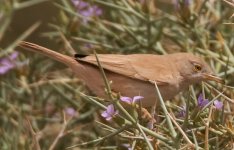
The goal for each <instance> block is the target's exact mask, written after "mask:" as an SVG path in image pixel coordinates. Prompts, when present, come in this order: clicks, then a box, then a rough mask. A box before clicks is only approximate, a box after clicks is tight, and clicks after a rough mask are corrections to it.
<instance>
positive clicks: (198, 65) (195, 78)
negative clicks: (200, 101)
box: [172, 53, 224, 83]
mask: <svg viewBox="0 0 234 150" xmlns="http://www.w3.org/2000/svg"><path fill="white" fill-rule="evenodd" d="M172 59H173V60H174V62H175V67H177V69H178V70H179V73H180V75H181V76H182V77H183V78H184V79H186V80H188V81H190V82H193V83H197V82H201V81H207V80H211V81H216V82H219V83H223V82H224V81H223V79H221V78H219V77H217V76H215V75H214V72H213V70H212V69H211V68H210V66H209V65H208V64H207V63H206V62H205V61H204V60H203V59H202V58H200V57H198V56H195V55H193V54H191V53H177V54H173V55H172Z"/></svg>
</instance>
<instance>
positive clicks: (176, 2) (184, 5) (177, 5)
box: [174, 0, 192, 10]
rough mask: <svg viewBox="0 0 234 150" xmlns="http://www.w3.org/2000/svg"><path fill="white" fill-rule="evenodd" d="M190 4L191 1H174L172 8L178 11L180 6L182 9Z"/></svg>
mask: <svg viewBox="0 0 234 150" xmlns="http://www.w3.org/2000/svg"><path fill="white" fill-rule="evenodd" d="M191 3H192V1H191V0H182V1H181V2H180V0H174V6H175V9H176V10H178V9H180V8H181V5H182V7H189V6H190V5H191Z"/></svg>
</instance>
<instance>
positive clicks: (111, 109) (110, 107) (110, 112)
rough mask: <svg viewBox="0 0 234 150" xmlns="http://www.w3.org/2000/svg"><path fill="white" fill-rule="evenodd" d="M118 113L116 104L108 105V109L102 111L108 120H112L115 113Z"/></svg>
mask: <svg viewBox="0 0 234 150" xmlns="http://www.w3.org/2000/svg"><path fill="white" fill-rule="evenodd" d="M117 114H118V110H116V111H115V108H114V105H113V104H111V105H108V106H107V109H106V110H105V111H104V112H102V114H101V115H102V117H104V118H105V119H106V120H107V121H109V120H111V119H112V118H113V117H114V116H115V115H117Z"/></svg>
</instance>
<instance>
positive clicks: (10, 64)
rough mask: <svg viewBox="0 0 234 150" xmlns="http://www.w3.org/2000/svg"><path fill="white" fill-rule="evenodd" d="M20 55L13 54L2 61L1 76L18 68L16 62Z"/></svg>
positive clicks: (0, 60) (0, 61)
mask: <svg viewBox="0 0 234 150" xmlns="http://www.w3.org/2000/svg"><path fill="white" fill-rule="evenodd" d="M18 55H19V54H18V52H13V53H12V54H11V55H10V56H8V57H5V58H2V59H0V74H5V73H7V72H8V71H9V70H11V69H13V68H14V67H16V62H15V60H16V58H17V57H18Z"/></svg>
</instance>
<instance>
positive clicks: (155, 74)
mask: <svg viewBox="0 0 234 150" xmlns="http://www.w3.org/2000/svg"><path fill="white" fill-rule="evenodd" d="M19 46H21V47H23V48H25V49H27V50H30V51H33V52H37V53H41V54H43V55H46V56H48V57H50V58H52V59H55V60H57V61H59V62H61V63H64V64H65V65H67V66H68V67H70V68H71V69H72V71H74V72H75V74H76V75H77V77H78V78H80V79H81V80H82V81H84V83H85V84H86V85H87V87H88V88H89V89H90V90H91V91H93V92H94V93H95V94H96V95H97V96H99V97H102V98H107V94H106V93H105V90H104V89H105V84H104V81H103V78H102V75H101V73H100V71H99V67H98V65H97V61H96V58H95V56H94V55H88V56H82V55H78V54H76V55H75V57H69V56H66V55H63V54H60V53H58V52H55V51H52V50H50V49H47V48H44V47H42V46H39V45H36V44H33V43H29V42H21V43H20V44H19ZM98 58H99V61H100V63H101V66H102V67H103V68H104V69H105V74H106V76H107V78H108V80H109V81H112V84H111V90H112V91H113V92H116V93H120V94H121V95H122V96H128V97H133V96H136V95H141V96H143V97H144V100H143V101H142V104H143V106H144V107H149V106H152V105H153V104H154V103H155V100H156V99H157V97H156V94H155V86H154V84H153V83H152V82H151V81H156V83H157V85H158V87H159V89H160V92H161V94H162V97H163V99H164V100H169V99H172V98H173V97H174V96H175V95H177V94H178V93H179V92H180V91H183V90H185V89H187V88H188V86H189V85H191V84H195V83H199V82H201V81H207V80H213V81H217V82H222V79H221V78H219V77H216V76H214V75H213V71H212V70H211V68H210V67H209V66H208V64H207V63H206V62H205V61H204V60H203V59H201V58H200V57H197V56H195V55H193V54H190V53H175V54H168V55H153V54H131V55H117V54H98Z"/></svg>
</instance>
